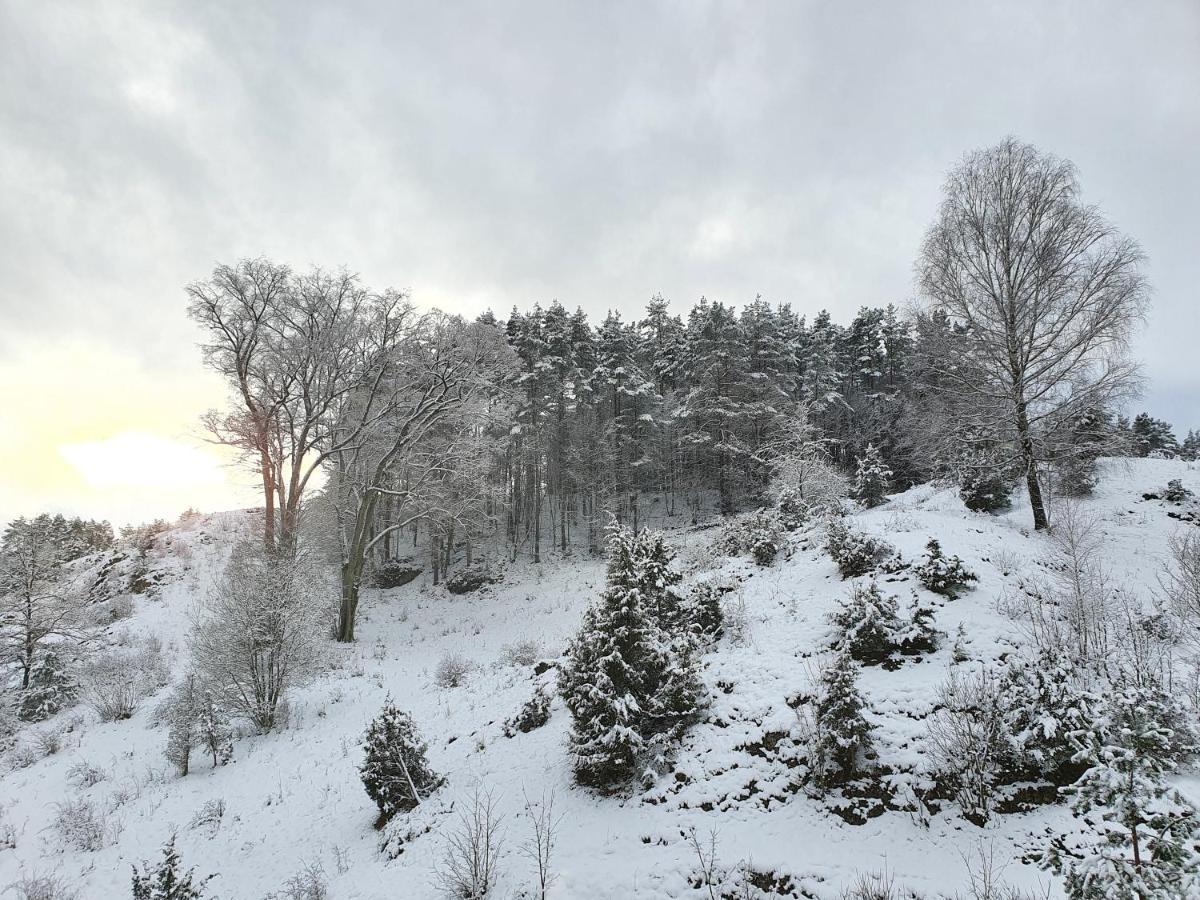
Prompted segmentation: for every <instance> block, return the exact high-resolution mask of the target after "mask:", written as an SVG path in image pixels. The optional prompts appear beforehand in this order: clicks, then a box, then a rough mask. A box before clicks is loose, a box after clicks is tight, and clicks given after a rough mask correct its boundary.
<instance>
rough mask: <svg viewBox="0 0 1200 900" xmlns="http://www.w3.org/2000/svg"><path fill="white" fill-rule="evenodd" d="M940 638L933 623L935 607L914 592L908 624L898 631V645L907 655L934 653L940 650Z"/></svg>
mask: <svg viewBox="0 0 1200 900" xmlns="http://www.w3.org/2000/svg"><path fill="white" fill-rule="evenodd" d="M939 637H940V634H939V632H938V630H937V627H936V626H935V625H934V621H933V607H931V606H929V604H927V603H925V602H924V601H923V600H921V598H920V596H918V594H917V592H916V591H913V593H912V603H911V604H910V605H909V617H908V623H907V624H906V625H903V626H901V627H900V629H899V630H898V631H897V633H896V643H897V644H898V645H899V647H900V649H901V650H902V651H904V652H905V653H932V652H933V651H935V650H936V649H937V648H938V639H939Z"/></svg>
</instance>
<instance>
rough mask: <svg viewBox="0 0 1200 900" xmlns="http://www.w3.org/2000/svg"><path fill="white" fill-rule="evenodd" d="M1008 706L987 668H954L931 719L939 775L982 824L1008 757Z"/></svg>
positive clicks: (971, 816) (968, 814) (965, 811)
mask: <svg viewBox="0 0 1200 900" xmlns="http://www.w3.org/2000/svg"><path fill="white" fill-rule="evenodd" d="M1006 713H1007V709H1006V706H1005V698H1004V695H1003V693H1002V692H1001V690H1000V682H999V680H998V679H997V678H995V677H994V676H993V675H992V674H991V673H989V672H978V673H974V674H971V675H959V674H957V673H953V672H952V673H951V675H950V678H949V680H948V681H947V682H946V683H945V684H944V685H943V686H942V689H941V691H940V695H939V703H938V709H937V711H936V712H934V714H933V715H931V716H930V717H929V719H928V726H929V742H930V745H931V748H932V750H933V760H934V764H935V765H936V766H937V770H938V773H939V776H940V777H941V778H942V779H945V780H946V781H948V782H949V785H950V787H951V788H952V789H953V790H954V792H955V796H956V799H957V800H958V803H959V806H960V807H961V809H962V812H963V816H965V817H966V818H967V819H968V820H969V821H971V822H974V823H975V824H976V825H979V826H981V827H982V826H983V825H984V824H986V823H987V821H988V819H989V818H990V817H991V812H992V800H993V797H994V796H995V792H996V786H997V784H998V783H999V778H1000V773H1001V771H1002V769H1003V767H1004V764H1005V762H1006V760H1007V759H1008V750H1009V745H1008V736H1007V734H1006V729H1005V722H1006V718H1007V716H1006Z"/></svg>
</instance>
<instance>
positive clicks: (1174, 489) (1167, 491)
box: [1160, 478, 1194, 503]
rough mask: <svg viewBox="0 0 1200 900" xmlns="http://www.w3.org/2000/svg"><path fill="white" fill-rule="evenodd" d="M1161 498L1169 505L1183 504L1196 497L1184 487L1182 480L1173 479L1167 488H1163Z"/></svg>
mask: <svg viewBox="0 0 1200 900" xmlns="http://www.w3.org/2000/svg"><path fill="white" fill-rule="evenodd" d="M1160 496H1161V497H1162V498H1163V499H1164V500H1166V501H1167V502H1168V503H1183V502H1184V501H1186V500H1190V499H1191V498H1192V497H1193V496H1194V495H1193V494H1192V492H1191V491H1189V490H1188V489H1187V488H1185V487H1184V486H1183V482H1182V481H1181V480H1180V479H1178V478H1172V479H1171V480H1170V481H1168V482H1167V486H1166V487H1165V488H1163V490H1162V494H1161V495H1160Z"/></svg>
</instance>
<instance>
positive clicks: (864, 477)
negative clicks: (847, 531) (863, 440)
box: [852, 444, 892, 509]
mask: <svg viewBox="0 0 1200 900" xmlns="http://www.w3.org/2000/svg"><path fill="white" fill-rule="evenodd" d="M857 463H858V471H857V472H856V473H855V476H854V491H853V493H852V496H853V497H854V499H855V500H858V501H859V502H860V503H862V504H863V506H865V507H867V508H868V509H870V508H871V507H873V506H879V504H881V503H883V502H884V501H885V500H886V499H887V492H888V488H889V486H890V485H891V480H892V470H891V469H889V468H888V467H887V464H886V463H885V462H884V461H883V458H882V457H881V456H880V455H879V451H878V450H876V449H875V447H874V446H873V445H871V444H867V449H866V451H864V453H863V455H862V456H860V457H859V458H858V460H857Z"/></svg>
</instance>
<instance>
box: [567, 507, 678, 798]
mask: <svg viewBox="0 0 1200 900" xmlns="http://www.w3.org/2000/svg"><path fill="white" fill-rule="evenodd" d="M655 631H656V629H655V627H654V623H653V621H652V620H651V619H650V618H649V616H648V615H647V610H646V603H645V599H644V598H643V597H642V594H641V591H640V589H639V586H638V572H637V568H636V541H635V538H634V536H633V534H632V533H631V532H630V531H628V530H627V529H623V528H615V529H613V530H612V532H611V533H610V535H609V541H608V582H607V585H606V587H605V589H604V591H603V593H602V594H601V595H600V597H599V599H598V600H597V601H595V602H594V603H592V605H591V606H589V607H588V609H587V611H586V612H585V613H584V616H583V623H582V625H581V626H580V629H579V632H578V634H576V636H575V638H574V639H573V640H572V641H571V643H570V645H569V647H568V649H567V653H566V661H565V664H564V665H563V666H562V667H561V668H560V670H559V690H560V692H561V693H562V696H563V700H564V702H565V703H566V706H567V709H568V710H570V712H571V717H572V720H573V727H572V730H571V739H570V740H571V749H572V751H573V753H574V755H575V778H576V780H577V781H578V782H579V783H580V784H584V785H588V786H590V787H594V788H598V789H600V790H611V789H613V788H615V787H617V786H618V785H620V784H621V783H622V782H625V781H627V780H628V779H629V778H630V777H631V776H632V775H633V774H634V772H635V770H636V767H637V765H638V760H639V757H641V755H642V754H643V752H644V750H645V745H646V740H645V736H644V735H643V733H642V727H643V718H644V716H645V714H646V710H645V709H644V708H643V704H644V703H645V701H646V698H647V697H649V696H650V688H652V687H653V685H652V683H651V680H650V679H651V675H650V673H651V672H653V671H655V670H656V669H657V668H658V666H659V662H658V660H657V659H655V657H656V655H657V647H656V644H657V640H656V637H657V635H656V634H655Z"/></svg>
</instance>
